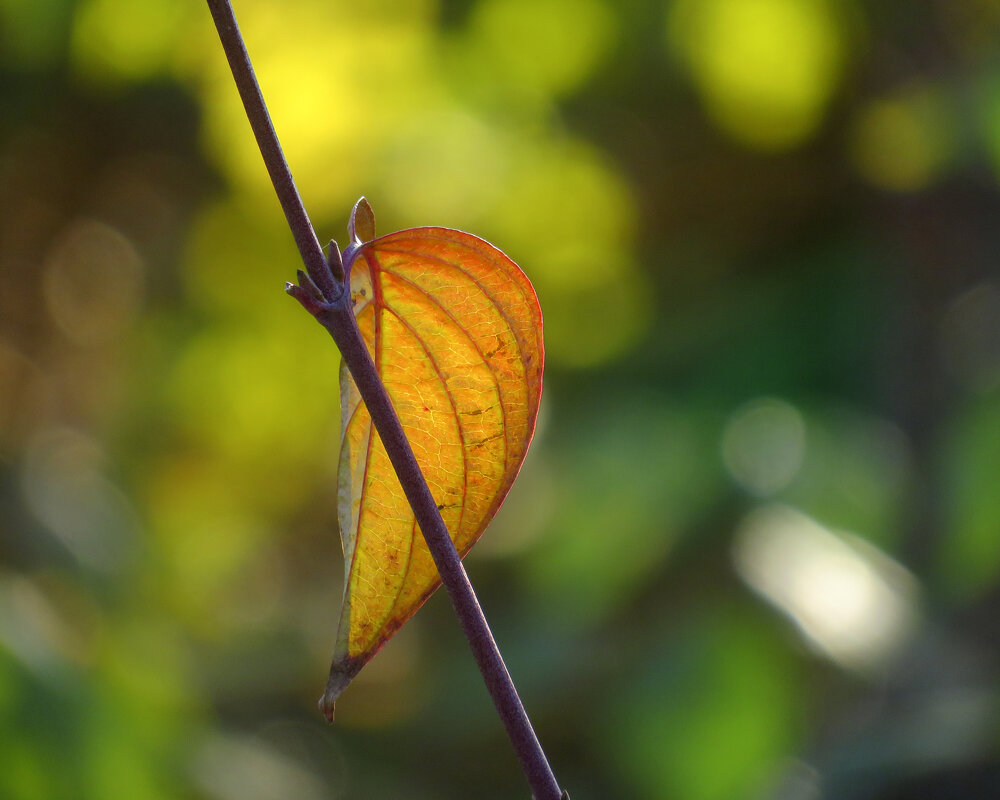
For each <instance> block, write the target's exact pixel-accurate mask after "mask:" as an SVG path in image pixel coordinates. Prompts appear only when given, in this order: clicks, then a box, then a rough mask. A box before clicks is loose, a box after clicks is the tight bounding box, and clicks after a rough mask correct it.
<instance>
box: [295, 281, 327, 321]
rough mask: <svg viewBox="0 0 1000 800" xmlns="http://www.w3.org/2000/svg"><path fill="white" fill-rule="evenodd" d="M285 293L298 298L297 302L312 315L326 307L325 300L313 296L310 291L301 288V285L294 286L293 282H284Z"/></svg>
mask: <svg viewBox="0 0 1000 800" xmlns="http://www.w3.org/2000/svg"><path fill="white" fill-rule="evenodd" d="M313 288H315V287H313ZM285 293H286V294H289V295H291V296H292V297H294V298H295V299H296V300H298V301H299V304H300V305H301V306H302V307H303V308H304V309H305V310H306V311H308V312H309V313H310V314H312V315H313V316H314V317H315V316H316V315H317V314H319V313H320V312H322V311H323V309H324V308H327V304H326V302H325V301H323V300H318V299H317V298H316V297H314V296H313V294H312V292H310V291H308V290H306V289H303V288H302V287H301V286H296V285H295V284H294V283H286V284H285Z"/></svg>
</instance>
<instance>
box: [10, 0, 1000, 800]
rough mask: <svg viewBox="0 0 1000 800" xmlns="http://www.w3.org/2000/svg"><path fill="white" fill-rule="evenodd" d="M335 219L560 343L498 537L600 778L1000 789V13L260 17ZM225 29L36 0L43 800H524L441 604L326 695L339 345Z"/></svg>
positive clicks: (775, 797) (481, 576)
mask: <svg viewBox="0 0 1000 800" xmlns="http://www.w3.org/2000/svg"><path fill="white" fill-rule="evenodd" d="M236 11H237V15H238V17H239V19H240V21H241V24H242V26H243V29H244V33H245V35H246V39H247V43H248V46H249V49H250V52H251V55H252V56H253V58H254V62H255V65H256V68H257V71H258V74H259V77H260V79H261V83H262V85H263V88H264V93H265V96H266V97H267V99H268V102H269V103H270V107H271V112H272V116H273V118H274V121H275V124H276V127H277V130H278V133H279V135H280V137H281V139H282V141H283V144H284V146H285V150H286V153H287V155H288V158H289V161H290V162H291V166H292V170H293V172H294V174H295V176H296V179H297V181H298V184H299V187H300V189H301V191H302V194H303V197H304V199H305V202H306V205H307V207H308V208H309V210H310V214H311V216H312V218H313V221H314V223H315V225H316V228H317V231H318V233H319V235H320V237H321V239H324V240H326V239H328V238H338V239H340V240H341V241H342V242H343V241H344V240H345V237H346V234H345V224H346V221H347V214H348V211H349V210H350V207H351V205H352V204H353V202H354V201H355V200H356V199H357V197H358V196H359V195H361V194H365V195H367V196H368V197H369V198H370V200H371V201H372V204H373V205H374V208H375V211H376V214H377V217H378V225H379V230H380V231H381V232H389V231H392V230H395V229H398V228H404V227H411V226H416V225H432V224H433V225H446V226H451V227H456V228H462V229H466V230H470V231H473V232H475V233H478V234H480V235H482V236H484V237H486V238H488V239H489V240H491V241H492V242H494V243H495V244H496V245H498V246H499V247H501V248H502V249H503V250H505V251H506V252H507V253H508V254H509V255H511V257H513V258H514V259H515V260H516V261H518V262H519V263H520V264H521V265H522V267H523V268H524V270H525V271H526V272H527V274H528V275H529V276H530V278H531V280H532V281H533V282H534V284H535V286H536V288H537V290H538V293H539V295H540V298H541V302H542V308H543V311H544V314H545V320H546V344H547V349H548V370H547V372H546V377H545V392H544V396H543V407H542V415H541V421H540V426H539V430H538V433H537V435H536V437H535V441H534V444H533V445H532V448H531V451H530V453H529V455H528V459H527V462H526V464H525V466H524V469H523V472H522V474H521V477H520V479H519V481H518V483H517V484H516V485H515V487H514V489H513V491H512V492H511V495H510V497H509V499H508V501H507V503H506V504H505V506H504V508H503V509H502V510H501V513H500V515H499V516H498V518H497V519H496V522H495V523H494V525H493V526H492V527H491V529H490V530H489V531H488V532H487V534H486V535H485V536H484V538H483V540H482V541H481V542H480V544H479V545H478V547H477V548H476V550H474V551H473V553H472V555H470V557H469V558H468V559H467V566H468V569H469V572H470V574H471V576H472V579H473V581H474V583H475V584H476V586H477V587H478V589H479V592H480V595H481V599H482V602H483V605H484V607H485V609H486V612H487V615H488V617H489V618H490V620H491V622H492V623H493V625H494V629H495V633H496V636H497V638H498V640H499V642H500V644H501V647H502V649H503V651H504V654H505V656H506V658H507V660H508V662H509V666H510V668H511V671H512V673H513V675H514V678H515V680H516V682H517V684H518V686H519V688H520V690H521V693H522V696H523V698H524V700H525V703H526V706H527V708H528V710H529V713H530V714H531V716H532V718H533V720H534V722H535V724H536V727H537V729H538V732H539V735H540V738H541V740H542V742H543V744H544V745H545V747H546V750H547V751H548V754H549V757H550V759H551V760H552V763H553V766H554V768H555V771H556V774H557V776H558V777H559V779H560V781H561V782H562V783H563V785H564V786H565V787H566V788H568V789H569V790H570V793H571V795H572V797H573V800H598V799H599V798H614V799H617V798H652V799H654V800H659V798H665V799H666V800H730V799H732V800H935V799H936V798H973V799H975V798H994V797H1000V766H998V765H1000V758H998V756H1000V723H998V721H1000V694H998V688H1000V687H998V669H997V667H998V658H1000V613H998V612H1000V184H998V180H1000V44H998V42H1000V2H997V0H929V1H928V2H922V3H913V2H904V1H903V0H879V2H874V0H873V1H872V2H867V3H866V2H861V0H673V1H672V2H671V1H670V0H667V1H666V2H655V3H654V2H640V1H639V0H625V1H623V2H612V0H483V1H482V2H478V3H472V2H463V1H462V0H440V2H434V1H433V0H403V1H402V2H396V1H393V2H389V0H383V1H382V2H373V3H362V2H354V3H342V2H318V0H317V1H314V2H308V1H307V0H294V2H293V1H290V0H286V2H280V3H279V2H276V1H272V2H264V1H263V0H243V1H242V2H238V3H237V5H236ZM297 266H298V256H297V253H296V251H295V249H294V246H293V243H292V239H291V236H290V234H289V233H288V231H287V229H286V228H285V225H284V219H283V216H282V214H281V212H280V209H279V207H278V204H277V202H276V200H275V199H274V197H273V194H272V192H271V189H270V185H269V183H268V179H267V175H266V173H265V171H264V168H263V165H262V163H261V160H260V157H259V155H258V153H257V151H256V149H255V146H254V143H253V139H252V137H251V134H250V131H249V128H248V126H247V124H246V121H245V119H244V118H243V114H242V109H241V107H240V105H239V101H238V98H237V95H236V92H235V89H234V87H233V84H232V80H231V78H230V76H229V74H228V71H227V67H226V64H225V60H224V58H223V56H222V53H221V49H220V47H219V45H218V42H217V40H216V38H215V32H214V28H213V26H212V23H211V19H210V17H209V14H208V11H207V8H206V7H204V6H203V5H202V4H200V3H198V2H191V3H178V2H174V1H173V0H81V1H80V2H76V1H75V0H39V1H38V2H25V0H0V798H4V799H5V800H6V799H7V798H11V799H12V800H49V799H50V798H54V799H56V800H61V799H62V798H65V799H66V800H78V799H79V798H84V799H86V800H89V799H90V798H95V799H96V800H135V798H143V799H148V800H161V798H162V799H164V800H166V799H167V798H195V799H198V800H201V799H204V800H286V799H287V798H296V800H320V799H321V798H366V799H374V800H379V799H381V798H386V799H389V798H407V799H409V798H412V799H413V800H423V799H425V798H426V799H427V800H435V799H437V798H456V800H457V798H463V799H464V798H483V799H484V800H494V799H496V800H499V798H525V800H527V796H528V792H527V789H526V786H525V784H524V781H523V778H522V776H521V774H520V772H519V769H518V766H517V763H516V761H515V759H514V756H513V754H512V751H511V749H510V746H509V744H508V743H507V741H506V739H505V738H504V735H503V732H502V728H501V726H500V723H499V721H498V720H497V718H496V716H495V714H494V713H493V710H492V706H491V704H490V701H489V699H488V696H487V694H486V692H485V690H484V688H483V686H482V683H481V680H480V677H479V674H478V673H477V672H476V670H475V666H474V664H473V661H472V658H471V657H470V656H469V654H468V652H467V651H466V650H465V647H464V644H463V640H462V637H461V634H460V631H459V628H458V625H457V623H456V621H455V619H454V617H453V614H452V612H451V608H450V606H449V604H448V602H447V598H446V597H445V596H444V595H443V594H439V595H437V596H435V597H434V598H433V599H432V600H431V601H430V602H429V603H428V604H427V606H426V607H425V608H424V609H423V610H422V611H421V612H420V613H419V614H418V615H417V617H416V618H415V619H414V620H413V621H412V622H410V624H409V625H408V626H407V627H406V628H405V629H404V631H403V632H402V633H401V634H400V635H399V636H398V637H397V638H396V639H394V640H393V641H392V642H391V643H390V644H389V645H388V646H387V647H386V648H385V649H384V650H383V652H382V653H381V654H380V655H379V656H378V657H377V658H376V659H375V660H374V661H373V662H372V663H371V664H370V665H369V667H367V668H366V670H365V671H364V672H363V673H362V674H361V676H360V677H359V678H358V679H357V680H356V681H355V683H354V685H352V687H351V688H350V689H349V690H348V692H347V693H346V695H345V696H344V697H343V698H342V699H341V701H340V702H339V703H338V713H339V717H338V721H337V723H336V724H335V725H334V726H332V727H329V726H327V724H326V723H325V721H324V720H323V719H322V718H321V716H320V715H319V713H318V711H317V710H316V705H315V704H316V699H317V698H318V696H319V693H320V690H321V688H322V686H323V683H324V681H325V674H326V669H327V663H328V659H329V656H330V654H331V652H332V647H333V638H334V633H335V625H336V621H337V615H338V608H339V603H340V595H341V591H342V585H343V584H342V580H343V579H342V572H343V567H342V559H341V556H340V552H339V539H338V535H337V530H336V514H335V500H336V498H335V485H336V483H335V481H336V477H335V465H336V451H337V439H338V399H337V381H336V375H337V364H338V355H337V353H336V352H335V349H334V347H333V345H332V342H331V341H330V339H329V337H328V336H327V335H326V334H325V333H324V332H323V331H322V330H321V329H320V328H319V327H318V326H317V325H316V324H315V323H314V322H313V321H312V320H311V319H310V318H309V317H308V315H307V314H305V313H303V312H302V310H301V309H300V308H298V307H297V305H296V304H295V303H294V302H293V301H291V300H290V299H288V298H287V297H286V296H285V295H284V293H283V292H282V287H283V283H284V281H285V280H289V279H293V278H294V272H295V269H296V267H297Z"/></svg>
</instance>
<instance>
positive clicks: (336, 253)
mask: <svg viewBox="0 0 1000 800" xmlns="http://www.w3.org/2000/svg"><path fill="white" fill-rule="evenodd" d="M326 263H327V264H328V265H329V267H330V272H332V273H333V277H334V280H336V281H337V283H343V282H344V280H345V275H344V259H343V257H342V256H341V253H340V246H339V245H338V244H337V242H336V241H334V240H333V239H331V240H330V254H329V255H328V256H327V257H326Z"/></svg>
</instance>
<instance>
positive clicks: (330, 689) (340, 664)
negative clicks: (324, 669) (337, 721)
mask: <svg viewBox="0 0 1000 800" xmlns="http://www.w3.org/2000/svg"><path fill="white" fill-rule="evenodd" d="M360 669H361V664H358V663H356V662H355V660H354V659H351V658H345V659H343V660H338V661H334V662H333V664H331V665H330V677H329V679H328V680H327V682H326V689H324V690H323V696H322V697H321V698H320V699H319V710H320V711H321V712H323V716H324V717H326V719H327V721H328V722H333V716H334V713H333V712H334V706H335V704H336V702H337V698H338V697H340V695H341V694H343V693H344V689H346V688H347V685H348V684H349V683H350V682H351V681H352V680H354V676H355V675H357V674H358V671H359V670H360Z"/></svg>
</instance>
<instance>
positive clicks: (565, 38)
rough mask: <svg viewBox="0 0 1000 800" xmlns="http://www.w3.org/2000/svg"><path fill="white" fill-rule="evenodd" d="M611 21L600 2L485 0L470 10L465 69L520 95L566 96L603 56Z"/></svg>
mask: <svg viewBox="0 0 1000 800" xmlns="http://www.w3.org/2000/svg"><path fill="white" fill-rule="evenodd" d="M615 22H616V20H615V17H614V15H613V14H612V12H611V10H610V9H609V7H608V6H607V5H606V4H605V3H602V2H600V1H599V0H485V2H482V3H479V4H477V5H476V7H475V10H474V11H473V17H472V20H471V25H470V34H471V36H470V39H469V42H468V44H469V45H470V51H471V52H470V53H469V56H468V60H469V62H471V63H470V64H469V66H470V67H471V68H472V69H474V70H475V69H477V68H478V69H485V71H487V72H489V73H491V74H490V77H491V78H492V79H493V80H492V82H494V83H495V82H497V81H499V82H500V83H501V84H503V85H514V86H516V87H518V91H519V92H520V93H528V94H540V95H543V96H548V95H552V94H562V93H566V92H568V91H571V90H572V89H575V88H577V87H578V86H580V85H581V84H582V83H583V82H584V81H585V80H586V79H587V78H588V77H589V75H590V74H591V73H592V72H593V70H594V69H595V68H596V67H597V66H598V65H599V64H600V62H601V60H602V58H603V57H604V56H605V55H606V54H607V53H608V51H609V50H610V48H611V45H612V44H613V42H614V39H615V35H616V25H615ZM494 73H495V74H494ZM477 74H479V73H477Z"/></svg>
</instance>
